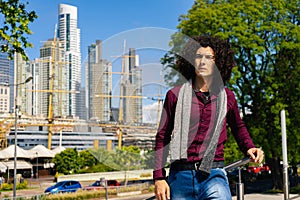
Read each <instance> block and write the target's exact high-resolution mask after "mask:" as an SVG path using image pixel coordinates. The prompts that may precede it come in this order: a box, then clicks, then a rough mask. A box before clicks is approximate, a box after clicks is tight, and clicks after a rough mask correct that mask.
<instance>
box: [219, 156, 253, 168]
mask: <svg viewBox="0 0 300 200" xmlns="http://www.w3.org/2000/svg"><path fill="white" fill-rule="evenodd" d="M250 160H251V158H250V157H245V158H242V159H239V160H237V161H234V162H233V163H230V164H228V165H226V166H225V167H224V169H225V170H226V171H230V170H233V169H234V168H237V167H240V166H242V165H245V164H247V163H248V162H250Z"/></svg>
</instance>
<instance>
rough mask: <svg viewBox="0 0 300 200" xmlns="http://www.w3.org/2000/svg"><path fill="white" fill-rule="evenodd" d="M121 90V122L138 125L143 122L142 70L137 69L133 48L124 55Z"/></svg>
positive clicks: (136, 59) (137, 58)
mask: <svg viewBox="0 0 300 200" xmlns="http://www.w3.org/2000/svg"><path fill="white" fill-rule="evenodd" d="M121 87H122V89H123V95H124V96H125V98H124V100H123V114H124V116H123V122H124V123H128V124H140V123H142V122H143V112H142V104H143V99H142V98H141V97H142V70H141V69H140V68H139V56H138V55H136V52H135V49H134V48H129V53H128V55H125V70H124V75H123V77H122V82H121Z"/></svg>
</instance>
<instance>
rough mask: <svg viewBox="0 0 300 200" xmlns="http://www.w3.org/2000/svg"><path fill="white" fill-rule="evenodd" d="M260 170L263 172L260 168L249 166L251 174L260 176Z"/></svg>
mask: <svg viewBox="0 0 300 200" xmlns="http://www.w3.org/2000/svg"><path fill="white" fill-rule="evenodd" d="M260 170H261V168H260V167H259V166H249V167H248V172H249V173H253V174H259V173H261V172H260Z"/></svg>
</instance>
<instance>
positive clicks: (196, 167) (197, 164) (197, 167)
mask: <svg viewBox="0 0 300 200" xmlns="http://www.w3.org/2000/svg"><path fill="white" fill-rule="evenodd" d="M194 165H195V170H196V171H199V167H200V162H195V164H194Z"/></svg>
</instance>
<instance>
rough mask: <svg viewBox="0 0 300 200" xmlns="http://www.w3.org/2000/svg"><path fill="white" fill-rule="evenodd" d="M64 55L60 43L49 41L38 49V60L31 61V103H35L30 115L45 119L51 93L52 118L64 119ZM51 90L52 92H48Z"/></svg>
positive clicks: (65, 80)
mask: <svg viewBox="0 0 300 200" xmlns="http://www.w3.org/2000/svg"><path fill="white" fill-rule="evenodd" d="M64 59H65V55H64V49H63V48H62V43H61V42H60V41H56V40H55V43H54V39H49V40H48V41H47V42H45V43H44V45H43V46H42V47H41V48H40V58H39V59H35V60H34V61H31V71H32V74H33V77H34V83H35V84H34V85H33V91H34V92H33V97H32V98H33V101H34V102H43V103H37V104H35V105H34V107H33V108H32V115H35V116H43V117H47V116H48V112H49V108H50V107H49V104H50V102H49V94H50V92H52V97H53V98H52V102H51V104H52V107H51V108H50V109H52V112H53V116H54V117H65V116H67V115H68V112H67V105H68V101H67V96H68V93H69V91H68V90H66V88H67V84H68V79H67V77H66V68H65V63H66V62H65V60H64ZM51 88H52V90H53V91H50V89H51Z"/></svg>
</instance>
